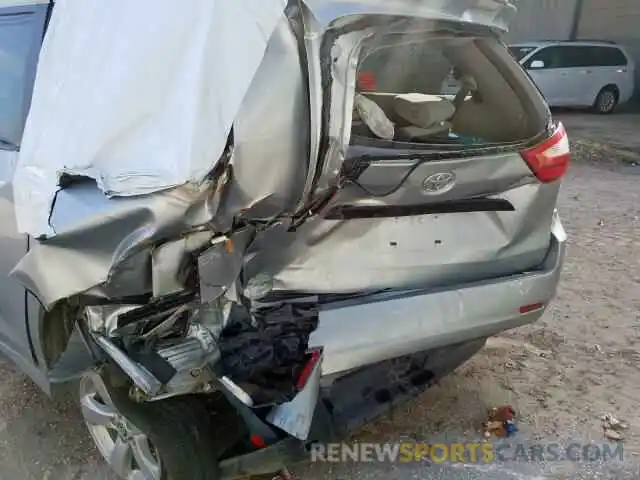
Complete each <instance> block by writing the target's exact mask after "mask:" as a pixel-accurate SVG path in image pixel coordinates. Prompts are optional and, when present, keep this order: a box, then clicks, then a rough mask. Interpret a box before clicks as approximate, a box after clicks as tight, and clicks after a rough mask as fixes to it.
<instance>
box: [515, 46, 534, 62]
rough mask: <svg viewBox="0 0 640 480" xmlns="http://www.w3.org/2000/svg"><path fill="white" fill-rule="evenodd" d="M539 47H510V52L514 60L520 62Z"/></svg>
mask: <svg viewBox="0 0 640 480" xmlns="http://www.w3.org/2000/svg"><path fill="white" fill-rule="evenodd" d="M536 48H538V47H509V52H510V53H511V55H513V58H515V59H516V60H518V61H520V60H522V59H523V58H524V57H526V56H527V55H529V54H530V53H531V52H533V51H534V50H535V49H536Z"/></svg>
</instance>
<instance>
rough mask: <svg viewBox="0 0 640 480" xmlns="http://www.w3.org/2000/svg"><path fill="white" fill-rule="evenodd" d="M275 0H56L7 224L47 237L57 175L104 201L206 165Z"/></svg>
mask: <svg viewBox="0 0 640 480" xmlns="http://www.w3.org/2000/svg"><path fill="white" fill-rule="evenodd" d="M286 3H287V2H286V0H233V1H228V0H190V1H188V2H184V1H183V0H136V1H135V2H132V1H131V0H91V1H87V0H58V1H57V2H56V7H55V8H54V10H53V15H52V19H51V23H50V25H49V30H48V33H47V36H46V38H45V42H44V45H43V48H42V51H41V54H40V63H39V66H38V74H37V78H36V83H35V89H34V94H33V101H32V105H31V110H30V114H29V117H28V119H27V125H26V129H25V134H24V138H23V141H22V147H21V153H20V157H19V160H18V168H17V171H16V176H15V196H16V214H17V219H18V228H19V230H20V231H21V232H23V233H30V234H33V235H36V236H38V235H41V234H51V233H53V232H51V230H50V227H49V225H48V224H47V219H48V217H49V210H50V206H51V202H52V200H53V197H54V195H55V192H56V190H57V184H58V181H59V177H60V175H61V174H63V173H65V172H67V173H73V174H78V175H85V176H88V177H91V178H94V179H95V180H96V181H97V182H98V185H99V186H100V188H101V189H102V190H103V191H105V192H106V193H107V194H108V195H119V196H128V195H140V194H145V193H150V192H154V191H158V190H162V189H166V188H169V187H172V186H176V185H181V184H184V183H186V182H200V181H201V180H202V179H203V177H204V176H205V175H206V174H207V173H208V172H209V171H210V170H211V169H212V168H213V166H214V165H215V163H216V162H217V160H218V159H219V157H220V155H221V153H222V151H223V149H224V146H225V144H226V139H227V135H228V133H229V131H230V129H231V125H232V123H233V121H234V119H235V116H236V114H237V111H238V109H239V107H240V104H241V102H242V99H243V97H244V95H245V93H246V91H247V90H248V88H249V85H250V83H251V81H252V79H253V76H254V75H255V72H256V70H257V68H258V66H259V64H260V62H261V60H262V57H263V56H264V51H265V49H266V45H267V42H268V40H269V37H270V35H271V33H272V32H273V31H274V29H275V27H276V25H277V23H278V21H279V20H280V19H281V18H282V15H283V10H284V7H285V6H286Z"/></svg>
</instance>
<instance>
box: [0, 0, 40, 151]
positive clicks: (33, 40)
mask: <svg viewBox="0 0 640 480" xmlns="http://www.w3.org/2000/svg"><path fill="white" fill-rule="evenodd" d="M45 19H46V5H34V6H25V7H5V8H0V149H4V150H7V149H9V150H11V149H13V150H15V149H18V147H19V145H20V142H21V140H22V132H23V130H24V123H25V120H26V116H27V112H28V110H29V105H30V102H31V93H32V90H33V81H34V76H35V65H36V61H37V55H38V51H39V49H40V44H41V40H42V32H43V27H44V22H45Z"/></svg>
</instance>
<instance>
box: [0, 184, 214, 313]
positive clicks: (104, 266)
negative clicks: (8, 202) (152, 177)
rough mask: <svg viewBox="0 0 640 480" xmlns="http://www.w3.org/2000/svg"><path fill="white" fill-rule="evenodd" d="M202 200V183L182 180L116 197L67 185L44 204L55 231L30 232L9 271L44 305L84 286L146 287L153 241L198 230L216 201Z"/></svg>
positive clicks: (103, 290) (107, 289) (104, 290)
mask: <svg viewBox="0 0 640 480" xmlns="http://www.w3.org/2000/svg"><path fill="white" fill-rule="evenodd" d="M209 200H210V197H209V194H208V190H207V189H206V188H200V189H199V188H194V187H193V186H189V185H186V186H184V187H178V188H175V189H171V190H167V191H165V192H161V193H158V194H153V195H145V196H142V197H131V198H117V199H109V198H107V197H105V196H104V194H103V193H102V192H101V191H100V190H99V189H98V187H97V186H96V184H95V183H93V182H91V181H87V182H82V183H78V184H75V185H72V186H69V187H68V188H65V189H62V190H60V191H59V192H58V194H57V197H56V202H55V204H54V206H53V209H52V211H51V217H50V224H51V226H52V227H53V228H54V229H55V230H56V232H57V234H56V235H55V236H54V237H52V238H49V239H45V240H33V241H32V243H31V245H30V249H29V252H28V253H27V254H26V255H25V257H24V258H23V259H22V260H21V261H20V262H19V263H18V265H16V267H15V268H14V269H13V271H12V273H11V276H12V277H13V278H15V279H16V280H17V281H19V282H20V283H21V284H22V285H24V286H25V288H27V290H29V291H30V292H32V293H33V294H34V295H35V296H36V297H37V298H38V300H39V301H40V303H41V304H42V305H43V306H44V307H45V308H47V309H49V308H50V307H51V306H52V305H53V304H54V303H55V302H57V301H59V300H61V299H65V298H68V297H71V296H75V295H78V294H81V293H83V292H89V291H90V292H89V293H90V294H91V295H96V296H102V297H106V298H120V297H130V296H136V295H144V294H147V293H150V292H151V291H152V290H153V288H152V285H151V283H152V249H153V247H154V246H156V245H160V244H162V243H163V242H166V241H170V240H174V239H175V238H178V237H181V236H184V235H187V234H189V233H194V234H197V233H199V232H197V228H198V227H201V226H202V225H204V224H205V223H206V222H207V221H208V220H209V219H210V218H211V215H212V214H211V209H212V208H215V207H214V206H212V205H211V204H210V202H209ZM80 266H81V268H79V267H80ZM92 289H93V290H92Z"/></svg>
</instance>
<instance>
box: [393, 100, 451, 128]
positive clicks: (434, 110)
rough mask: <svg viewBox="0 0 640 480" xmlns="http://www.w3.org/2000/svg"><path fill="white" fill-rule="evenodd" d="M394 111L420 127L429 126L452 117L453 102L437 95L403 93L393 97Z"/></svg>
mask: <svg viewBox="0 0 640 480" xmlns="http://www.w3.org/2000/svg"><path fill="white" fill-rule="evenodd" d="M393 102H394V109H395V111H396V113H397V114H398V115H399V116H400V117H402V118H403V119H404V120H406V121H407V122H409V123H411V124H412V125H415V126H416V127H421V128H430V127H432V126H434V125H437V124H439V123H442V122H446V121H447V120H450V119H451V117H453V114H454V113H455V111H456V109H455V107H454V106H453V102H451V101H450V100H446V99H444V98H442V97H438V96H437V95H425V94H423V93H405V94H402V95H397V96H396V97H395V98H394V101H393Z"/></svg>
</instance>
